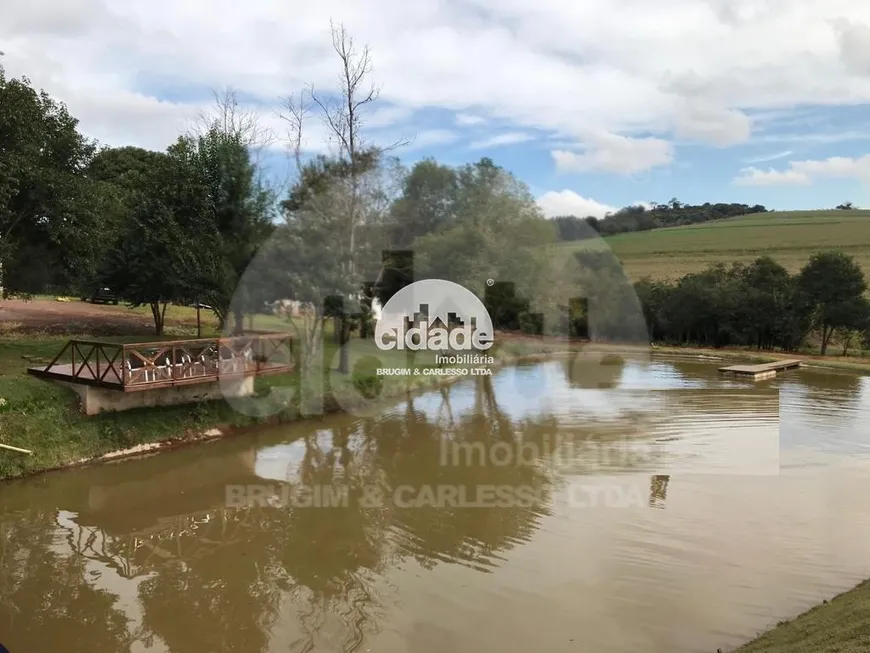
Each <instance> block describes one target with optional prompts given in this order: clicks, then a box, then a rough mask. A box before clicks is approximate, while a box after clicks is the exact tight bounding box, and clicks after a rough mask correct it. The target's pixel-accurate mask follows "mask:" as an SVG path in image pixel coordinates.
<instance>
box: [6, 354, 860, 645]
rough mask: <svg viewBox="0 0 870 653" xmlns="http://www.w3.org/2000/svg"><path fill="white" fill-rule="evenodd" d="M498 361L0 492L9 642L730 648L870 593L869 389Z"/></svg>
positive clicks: (814, 377)
mask: <svg viewBox="0 0 870 653" xmlns="http://www.w3.org/2000/svg"><path fill="white" fill-rule="evenodd" d="M716 367H717V363H716V362H699V361H691V360H681V359H679V358H652V359H650V358H649V357H646V358H642V357H639V358H637V359H628V360H627V361H626V362H625V364H624V365H615V366H611V367H607V368H606V369H603V370H602V369H601V368H596V369H595V370H593V371H592V372H590V371H589V370H588V369H586V368H585V367H584V364H583V363H582V362H580V363H578V362H577V361H575V362H573V363H572V362H571V361H551V362H544V363H536V364H533V365H526V366H519V367H515V368H510V369H506V370H502V371H501V372H499V373H497V374H496V375H495V376H494V377H492V378H487V377H480V378H474V379H468V380H467V381H463V382H460V383H458V384H456V385H454V386H452V387H451V388H450V389H449V392H447V393H441V392H437V391H436V392H432V393H429V394H424V395H421V396H417V397H414V398H412V399H408V400H403V401H400V402H397V403H396V404H395V405H394V406H392V407H390V408H388V409H385V410H384V411H383V413H381V414H379V415H378V416H376V417H369V418H361V417H353V416H348V415H333V416H327V417H322V418H318V419H314V420H312V421H310V422H306V423H299V424H295V425H291V426H285V427H282V428H280V429H276V430H271V431H267V432H262V433H257V434H253V435H245V436H241V437H238V438H232V439H228V440H223V441H218V442H214V443H209V444H203V445H199V446H196V447H192V448H189V449H185V450H178V451H174V452H169V453H162V454H158V455H155V456H151V457H148V458H144V459H139V460H134V461H126V462H120V463H113V464H106V465H100V466H94V467H90V468H83V469H77V470H70V471H64V472H57V473H51V474H46V475H43V476H40V477H34V478H31V479H25V480H21V481H16V482H10V483H5V484H2V485H0V643H2V644H4V645H5V646H6V647H7V648H8V649H9V651H10V652H11V653H22V652H28V653H29V652H34V651H36V652H38V651H59V650H69V651H88V652H93V653H102V652H106V653H110V652H115V651H131V652H144V651H154V652H158V651H170V652H172V653H211V652H224V651H226V652H230V651H232V652H233V653H261V652H262V653H265V652H273V651H274V652H278V651H282V652H284V651H300V652H302V651H305V652H307V651H346V652H350V651H375V652H378V653H405V652H408V653H411V652H413V653H429V652H431V653H441V652H444V651H450V652H453V653H463V652H468V653H472V652H474V653H477V652H479V651H499V652H506V653H507V652H514V651H516V652H520V651H522V652H526V651H532V650H534V651H591V652H599V651H600V652H608V653H609V652H613V653H623V652H626V653H627V652H634V651H642V652H645V653H682V652H686V653H689V652H696V651H697V652H699V653H700V652H705V651H715V650H716V649H717V648H722V649H723V650H729V649H731V648H733V647H735V646H737V645H739V644H740V643H742V642H744V641H746V640H748V639H750V638H752V637H753V636H754V635H755V634H756V633H758V632H759V631H761V630H764V629H766V628H768V627H769V626H771V625H773V624H775V623H776V622H777V621H778V620H780V619H784V618H788V617H791V616H793V615H795V614H796V613H799V612H801V611H803V610H805V609H807V608H809V607H810V606H812V605H813V604H815V603H818V602H820V601H821V600H822V599H824V598H829V597H830V596H832V595H834V594H836V593H838V592H840V591H842V590H845V589H847V588H849V587H851V586H853V585H855V584H856V583H858V582H859V581H861V580H863V579H864V578H866V577H868V576H870V549H868V548H867V544H866V543H867V542H868V541H870V501H868V496H870V465H868V461H870V427H868V424H870V421H868V417H870V385H868V381H867V378H865V377H862V376H858V375H853V374H847V373H842V372H835V371H827V372H825V371H819V370H811V369H802V370H798V371H795V372H788V373H785V374H783V375H781V376H780V377H779V378H777V379H775V380H772V381H766V382H744V381H740V380H734V379H723V378H720V377H719V375H718V374H717V371H716Z"/></svg>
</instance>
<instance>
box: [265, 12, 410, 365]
mask: <svg viewBox="0 0 870 653" xmlns="http://www.w3.org/2000/svg"><path fill="white" fill-rule="evenodd" d="M330 30H331V35H332V46H333V49H334V51H335V53H336V55H337V56H338V59H339V65H340V74H339V88H340V93H338V94H330V93H324V92H321V91H319V90H318V89H316V88H315V87H314V85H313V84H309V85H308V86H307V87H306V88H305V89H304V90H303V91H301V92H300V93H299V94H298V95H291V96H290V97H288V98H287V99H286V101H285V113H283V114H281V118H282V119H283V120H284V121H285V122H286V123H287V125H288V132H289V133H288V141H289V146H290V150H291V153H292V156H293V158H294V160H295V162H296V168H297V173H298V175H299V182H298V184H297V186H298V185H299V184H302V183H303V181H304V172H305V165H304V162H303V154H304V152H305V150H306V143H305V138H304V134H305V126H306V123H307V121H308V119H309V117H310V116H311V115H312V114H316V115H318V116H319V118H320V119H321V121H322V122H323V124H324V126H325V127H326V130H327V141H328V145H329V146H331V147H332V148H333V149H334V154H333V157H332V158H333V159H334V160H335V161H336V162H337V164H338V165H337V166H336V169H337V170H339V171H340V174H338V175H336V176H335V178H333V179H331V180H330V185H331V188H330V191H329V192H328V193H323V192H320V193H319V194H318V193H310V194H309V195H308V196H307V197H306V209H307V210H309V211H311V212H313V213H314V214H315V215H318V216H319V217H320V218H322V219H323V221H324V223H333V224H334V223H336V222H337V223H338V225H340V232H341V236H340V246H339V247H338V252H337V255H338V257H339V261H340V266H341V273H342V274H343V275H344V276H345V278H346V279H347V280H349V281H350V282H351V286H350V287H351V288H353V290H351V291H350V292H349V295H348V296H346V297H343V299H344V300H345V310H344V311H343V313H342V315H341V316H340V317H339V320H338V322H339V325H338V332H339V338H338V343H339V345H340V346H341V355H340V361H339V364H338V370H339V371H340V372H343V373H346V372H347V371H348V359H347V348H346V347H344V345H345V344H346V343H347V342H348V340H349V338H350V327H351V323H350V321H349V320H348V319H347V313H348V310H347V309H348V308H349V306H350V305H353V304H354V303H356V302H357V301H358V300H359V296H360V293H361V292H362V286H361V282H362V280H361V279H357V277H359V275H360V273H361V270H360V269H359V263H358V258H359V256H358V254H359V233H360V229H361V228H362V227H363V226H364V225H367V224H370V223H371V221H372V217H373V215H372V214H373V212H374V213H377V212H378V210H379V209H377V207H376V206H375V205H377V204H379V202H377V201H374V202H373V201H372V200H373V198H376V197H383V195H384V193H383V192H382V191H383V189H378V188H375V186H377V182H374V181H373V178H375V177H377V176H378V175H377V172H376V171H377V170H378V169H379V167H380V166H381V165H382V163H383V158H384V155H385V154H386V152H387V151H388V150H390V149H392V148H395V147H397V146H398V145H399V144H401V142H398V143H394V144H392V145H390V146H388V147H380V146H377V145H375V144H374V143H371V142H369V141H366V140H365V139H364V138H363V127H364V117H365V114H366V111H367V109H368V108H369V107H370V105H372V104H373V103H374V102H375V101H376V100H377V99H378V97H379V89H378V88H377V87H376V86H374V85H373V84H372V83H371V82H370V79H369V78H370V76H371V73H372V59H371V52H370V50H369V47H368V46H363V47H362V48H358V47H357V45H356V43H355V42H354V39H353V37H352V36H350V34H348V32H347V30H346V29H345V27H344V26H343V25H338V26H336V25H335V24H333V23H330ZM383 204H384V207H385V206H386V204H387V203H383ZM380 210H385V208H383V207H382V208H381V209H380ZM336 211H338V212H340V215H339V216H335V215H334V213H335V212H336ZM327 214H329V215H327ZM357 281H358V282H359V283H357ZM318 317H319V318H321V319H322V318H323V316H322V315H320V314H318V316H316V317H315V318H313V319H315V320H316V319H317V318H318ZM312 328H315V329H316V328H317V327H316V326H315V327H312ZM311 333H312V332H308V335H309V336H310V335H311ZM309 339H310V338H309ZM311 344H312V345H313V344H314V343H313V342H312V343H311Z"/></svg>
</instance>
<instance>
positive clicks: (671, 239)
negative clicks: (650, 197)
mask: <svg viewBox="0 0 870 653" xmlns="http://www.w3.org/2000/svg"><path fill="white" fill-rule="evenodd" d="M605 242H606V243H607V245H609V246H610V248H611V249H612V250H613V252H614V253H615V254H616V255H617V256H618V257H619V259H620V260H621V261H622V263H623V266H624V268H625V270H626V273H627V274H628V275H629V276H630V277H631V278H632V279H633V280H637V279H640V278H642V277H644V276H651V277H655V278H677V277H679V276H681V275H683V274H686V273H687V272H697V271H700V270H702V269H704V268H705V267H706V266H707V265H709V264H711V263H716V262H720V261H721V262H724V263H731V262H732V261H752V260H754V259H756V258H758V257H759V256H765V255H769V256H771V257H773V258H774V259H775V260H777V261H778V262H780V263H781V264H782V265H784V266H785V267H786V268H788V269H789V270H790V271H792V272H796V271H797V270H799V269H800V268H801V267H802V266H803V265H804V264H805V263H806V262H807V260H808V259H809V257H810V256H811V255H812V254H814V253H815V252H818V251H820V250H823V249H829V248H840V249H843V250H844V251H846V252H847V253H849V254H852V255H853V256H855V259H856V260H857V261H858V262H859V263H860V264H861V266H862V267H863V268H864V270H865V272H866V273H867V274H868V276H870V210H853V211H837V210H827V211H770V212H767V213H754V214H750V215H744V216H739V217H736V218H726V219H724V220H716V221H713V222H705V223H701V224H695V225H686V226H682V227H670V228H664V229H653V230H651V231H636V232H631V233H625V234H618V235H615V236H609V237H607V238H605ZM590 244H591V243H590V241H574V242H566V243H562V244H561V245H560V246H559V247H560V248H562V249H563V250H565V251H566V252H567V251H576V250H579V249H581V248H584V247H589V246H590ZM592 246H593V247H596V245H592ZM598 246H600V241H599V245H598Z"/></svg>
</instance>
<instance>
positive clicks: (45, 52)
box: [0, 0, 870, 172]
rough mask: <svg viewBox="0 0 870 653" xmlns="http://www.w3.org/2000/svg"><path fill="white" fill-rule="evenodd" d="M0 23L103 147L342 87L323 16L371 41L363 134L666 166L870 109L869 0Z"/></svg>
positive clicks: (153, 7) (501, 5)
mask: <svg viewBox="0 0 870 653" xmlns="http://www.w3.org/2000/svg"><path fill="white" fill-rule="evenodd" d="M2 13H3V18H2V21H0V42H2V44H3V47H2V49H3V50H4V51H5V52H6V57H4V59H3V61H4V65H5V66H6V67H7V70H8V72H9V73H10V74H11V75H15V76H17V75H21V74H27V75H29V76H30V77H31V78H32V80H33V81H34V83H35V84H36V85H37V86H40V87H45V88H46V89H47V90H48V91H49V92H51V93H53V94H56V95H57V96H58V97H60V98H61V99H63V100H64V101H66V102H67V104H68V105H69V107H70V110H71V111H72V112H73V113H74V114H75V115H76V116H77V117H79V118H80V119H81V125H82V128H83V129H84V130H85V131H86V132H87V133H89V134H93V135H96V136H99V138H101V139H102V140H104V141H107V142H110V143H128V142H135V143H138V144H142V145H147V146H157V145H158V144H159V145H160V146H165V144H166V143H168V142H169V141H171V140H172V139H173V138H174V137H175V135H176V134H177V131H178V130H179V129H180V128H182V127H183V125H184V124H185V123H186V121H187V120H188V119H189V117H190V116H192V115H195V113H196V111H198V110H199V109H200V108H201V107H200V103H199V102H198V101H190V102H187V101H184V100H173V101H169V102H164V103H161V102H160V101H159V99H158V98H160V97H162V95H161V92H160V91H161V89H166V88H171V90H172V91H174V92H175V93H173V97H185V98H191V97H192V98H197V97H200V95H197V93H196V92H202V91H206V90H207V89H208V88H212V87H217V88H220V87H222V86H224V85H232V86H235V87H236V88H238V89H239V90H240V91H241V92H244V93H247V94H250V95H253V96H256V97H258V98H261V99H262V100H263V101H264V102H266V106H264V114H271V113H272V112H273V110H274V109H276V108H278V107H279V106H280V105H279V103H278V101H277V98H279V97H281V96H285V95H287V94H288V93H290V92H292V91H297V90H299V89H300V88H302V87H303V86H304V84H305V83H306V82H313V83H314V84H315V85H316V86H317V87H318V88H319V89H322V90H330V89H332V90H335V88H336V81H337V78H338V75H337V65H336V64H337V62H336V60H335V55H334V53H332V52H331V43H330V40H329V34H328V23H329V20H330V18H335V19H336V20H339V21H343V22H344V23H345V24H346V26H347V28H348V29H349V30H350V32H351V33H352V34H353V35H354V36H355V37H356V39H357V41H358V43H363V42H365V43H368V44H370V45H371V51H372V56H373V64H374V81H375V82H376V83H377V84H378V85H379V86H380V87H381V89H382V94H381V97H382V98H383V100H384V101H385V102H387V104H388V106H390V107H395V109H394V111H395V113H394V114H393V115H392V116H390V115H383V114H382V116H381V118H374V117H373V122H372V126H373V127H375V126H383V127H387V126H391V127H396V128H397V130H398V129H399V128H400V127H401V128H402V129H404V128H406V127H407V132H406V133H401V134H398V136H413V133H414V132H415V131H417V130H418V129H419V126H417V127H416V128H414V127H413V125H412V124H409V121H412V120H413V113H414V112H416V111H418V110H424V109H430V108H431V109H436V110H441V111H445V110H446V111H449V112H454V113H455V114H456V118H455V119H456V122H457V126H458V127H472V126H475V125H481V124H483V123H484V122H486V120H490V119H491V120H492V121H495V122H498V123H499V124H503V125H505V128H506V129H510V130H513V131H517V132H520V131H526V130H542V131H543V133H546V134H548V135H551V136H554V137H555V136H558V137H559V138H562V139H565V140H567V141H569V142H577V143H579V144H580V147H581V148H582V149H583V150H584V151H583V152H582V153H580V154H577V153H575V154H573V158H571V161H573V162H574V164H575V165H579V166H580V168H583V169H600V170H610V171H617V172H625V171H626V170H635V169H643V166H641V167H640V168H637V167H636V165H639V164H633V165H628V164H626V163H625V162H624V161H623V160H622V158H621V155H620V154H619V153H618V152H615V151H614V146H600V145H596V143H594V142H593V143H590V142H589V138H588V134H589V133H590V132H592V133H604V134H611V135H614V136H615V137H631V138H634V137H637V136H640V135H648V134H655V135H657V136H658V137H660V138H659V139H657V140H648V141H643V140H641V141H640V142H641V143H644V145H643V146H638V147H640V148H641V149H640V151H639V153H640V154H641V155H643V156H641V157H640V158H641V160H643V161H646V163H645V164H644V165H646V167H647V168H648V167H650V166H653V165H666V164H667V162H669V161H670V159H671V157H672V152H671V151H670V149H669V148H670V146H668V145H667V143H666V141H668V140H673V139H674V138H677V139H689V140H693V141H700V142H704V143H711V144H714V145H721V146H725V145H729V144H733V143H738V142H740V141H741V140H745V139H746V138H747V136H748V135H749V132H748V130H749V126H750V123H749V121H748V119H747V118H746V114H745V112H747V111H759V110H763V111H782V112H785V113H786V115H787V113H788V111H789V110H790V109H792V108H795V107H799V106H802V105H807V104H814V103H819V104H829V105H837V104H855V103H862V102H863V103H867V102H870V64H868V61H870V56H868V55H867V52H868V51H870V28H868V27H867V24H868V23H870V3H867V2H866V1H865V0H780V1H778V2H773V1H772V0H659V1H657V2H638V1H637V0H585V1H584V2H568V1H567V0H537V1H536V2H534V3H530V2H527V1H525V0H457V2H450V3H447V2H439V1H438V0H421V2H413V3H409V2H404V1H400V0H359V1H358V2H349V1H347V0H344V1H342V0H322V1H321V2H317V3H304V4H303V5H299V6H295V5H294V6H293V7H292V8H291V6H290V5H288V3H287V2H286V0H252V2H249V3H246V4H245V5H244V7H243V6H241V5H233V4H231V3H229V4H227V3H223V4H222V5H221V8H220V10H217V9H215V8H214V4H213V3H211V2H208V1H207V0H186V1H185V2H178V1H177V0H123V1H122V0H4V2H3V12H2ZM795 35H799V38H795ZM216 43H219V44H220V47H215V44H216ZM204 95H205V94H203V95H202V96H204ZM483 115H485V116H487V118H486V119H484V118H482V117H481V116H483ZM385 121H386V122H389V123H390V125H387V124H385ZM313 129H316V128H313ZM315 134H316V132H315ZM804 136H806V137H808V138H809V137H811V136H812V135H811V134H809V133H807V134H805V135H804ZM418 143H419V141H418ZM644 148H646V149H644ZM566 149H569V150H570V149H573V148H566ZM636 153H637V152H636ZM623 154H624V153H623ZM569 167H571V165H570V164H569Z"/></svg>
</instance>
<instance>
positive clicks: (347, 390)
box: [0, 323, 564, 480]
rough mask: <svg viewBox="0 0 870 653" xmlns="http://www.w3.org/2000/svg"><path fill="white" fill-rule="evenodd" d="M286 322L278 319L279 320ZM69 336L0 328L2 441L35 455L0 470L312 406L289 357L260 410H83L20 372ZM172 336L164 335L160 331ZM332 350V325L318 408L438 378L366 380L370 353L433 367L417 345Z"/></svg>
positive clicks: (391, 362)
mask: <svg viewBox="0 0 870 653" xmlns="http://www.w3.org/2000/svg"><path fill="white" fill-rule="evenodd" d="M255 326H259V325H255ZM284 326H285V328H286V323H285V325H284ZM70 337H72V336H51V337H48V336H35V337H34V336H21V335H18V336H17V337H12V338H10V337H5V338H4V337H0V443H3V444H6V445H10V446H14V447H19V448H22V449H28V450H31V451H33V455H27V454H22V453H18V452H13V451H9V450H4V449H0V480H2V479H7V478H14V477H19V476H26V475H29V474H33V473H36V472H40V471H45V470H48V469H54V468H58V467H65V466H68V465H70V464H75V463H77V462H83V461H87V460H93V459H96V458H98V457H100V456H104V455H106V454H109V453H112V452H117V451H120V450H126V449H130V448H133V447H138V446H140V445H149V444H156V443H161V444H163V443H170V444H183V443H185V442H191V441H197V440H199V439H201V437H202V434H203V433H204V432H206V431H208V430H210V429H213V428H217V427H220V428H222V429H227V428H228V429H238V428H244V427H252V426H256V425H260V424H263V423H270V422H271V423H274V422H286V421H291V420H295V419H299V418H300V417H302V416H303V415H301V413H302V412H305V414H306V415H310V414H312V413H311V410H312V409H311V408H307V409H305V411H301V410H300V406H299V395H298V392H297V391H298V389H299V388H300V385H301V384H302V383H303V380H302V378H301V374H300V371H299V370H300V368H299V367H297V369H296V371H294V372H292V373H288V374H279V375H274V376H266V377H258V378H257V379H256V383H255V389H256V393H257V394H258V395H264V394H267V393H268V392H270V391H271V390H272V389H278V390H284V391H285V392H284V393H283V394H285V395H286V394H290V395H291V396H292V399H289V401H288V402H287V403H285V404H282V405H281V406H280V407H278V408H277V409H276V410H275V411H273V412H272V413H271V414H270V415H269V416H267V417H265V418H263V417H255V416H249V415H246V414H243V413H241V412H238V411H237V410H235V409H234V408H233V406H231V405H230V404H229V403H227V402H226V401H209V402H201V403H194V404H185V405H177V406H161V407H149V408H139V409H133V410H126V411H121V412H106V413H101V414H99V415H93V416H85V415H82V414H81V413H80V411H79V400H78V397H77V396H76V395H75V393H73V391H72V390H69V389H67V388H64V387H62V386H59V385H56V384H54V383H51V382H48V381H45V380H42V379H38V378H35V377H33V376H30V375H28V374H26V370H27V368H28V367H32V366H37V365H44V364H46V363H48V362H49V361H50V360H51V359H52V358H54V356H55V355H56V354H57V353H58V352H59V351H60V350H61V348H62V347H63V345H64V344H65V343H66V341H67V340H68V339H69V338H70ZM75 337H76V338H79V339H85V340H87V339H97V340H102V341H110V342H153V341H156V340H159V339H158V338H155V337H153V336H150V337H148V336H144V337H143V336H126V337H118V336H115V337H111V336H110V337H99V338H92V337H91V338H89V337H88V336H84V335H82V336H75ZM186 337H188V338H190V337H193V336H186ZM177 338H178V336H166V337H165V338H164V339H169V340H172V339H177ZM560 347H561V348H562V349H564V346H560V345H555V346H554V345H548V344H545V343H540V344H536V343H535V342H527V341H522V342H507V343H504V345H497V346H496V347H494V348H493V350H490V352H488V353H490V354H492V355H493V356H494V357H495V358H496V360H497V361H499V362H504V361H507V360H510V359H511V358H514V357H517V356H527V355H533V354H542V353H547V352H549V351H552V350H555V349H559V348H560ZM337 351H338V350H337V346H336V345H335V344H334V342H333V341H332V333H331V332H329V331H327V332H326V333H325V336H324V344H323V361H324V362H323V364H322V365H321V366H318V367H317V368H315V370H313V372H312V374H311V376H309V377H306V379H305V381H304V382H305V383H306V384H310V386H309V387H313V388H318V387H322V388H323V391H324V394H323V403H322V411H323V412H333V411H336V410H342V409H348V408H349V407H350V408H356V406H357V405H358V402H360V401H366V399H362V398H361V397H363V396H365V397H369V398H372V399H374V400H381V399H382V400H385V401H389V399H390V398H391V397H396V396H401V395H403V394H404V393H406V392H409V391H410V392H414V391H417V390H421V389H426V388H434V387H436V386H438V385H439V384H441V383H443V382H445V377H443V376H427V375H424V374H421V375H420V376H411V377H401V376H398V377H391V376H384V377H379V379H380V380H379V381H377V383H375V384H374V385H371V383H370V381H371V376H372V375H373V374H374V371H375V370H373V369H372V363H373V361H375V359H377V360H376V361H375V364H376V365H377V366H384V367H402V368H405V369H408V368H411V369H412V370H413V368H418V369H420V370H421V371H422V370H423V369H424V368H431V367H434V360H433V359H432V357H431V354H425V353H423V352H419V353H418V354H417V356H416V357H415V360H414V361H413V362H412V363H409V361H408V359H406V357H405V352H383V351H380V350H379V349H377V348H376V346H375V344H374V342H373V341H372V340H365V341H363V340H359V339H355V340H354V342H353V343H352V348H351V355H350V369H351V374H347V375H345V374H339V373H337V372H334V369H335V365H336V363H337ZM365 359H368V360H365ZM360 366H362V367H360ZM366 368H367V369H366ZM318 375H321V376H318ZM360 378H362V380H363V381H366V383H365V384H364V385H362V386H360V385H358V384H357V383H355V379H360ZM286 390H290V393H286ZM313 410H314V414H317V411H318V410H321V408H320V407H314V409H313ZM306 411H307V412H306Z"/></svg>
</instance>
